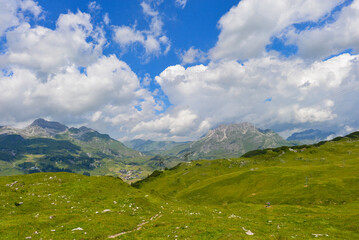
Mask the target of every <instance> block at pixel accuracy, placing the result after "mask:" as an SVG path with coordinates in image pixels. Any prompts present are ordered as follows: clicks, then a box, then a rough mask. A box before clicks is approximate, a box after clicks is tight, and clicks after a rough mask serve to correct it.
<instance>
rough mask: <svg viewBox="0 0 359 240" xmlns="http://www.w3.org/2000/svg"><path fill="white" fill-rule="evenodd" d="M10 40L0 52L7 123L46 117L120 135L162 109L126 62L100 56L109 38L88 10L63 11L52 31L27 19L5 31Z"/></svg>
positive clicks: (1, 103)
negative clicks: (93, 22) (29, 22)
mask: <svg viewBox="0 0 359 240" xmlns="http://www.w3.org/2000/svg"><path fill="white" fill-rule="evenodd" d="M6 41H7V49H6V51H5V53H4V54H3V55H0V60H1V61H0V62H1V64H0V68H1V70H2V71H1V72H0V89H1V91H2V92H3V93H2V94H1V95H0V106H1V108H0V115H1V119H2V122H3V123H11V122H15V121H16V122H26V121H29V119H30V120H32V119H34V118H38V117H46V118H49V119H54V120H56V121H63V122H65V123H66V122H67V121H69V122H71V123H74V122H76V121H77V122H78V123H86V124H89V125H90V126H94V127H95V128H97V129H99V130H103V131H104V132H111V133H113V135H114V136H115V137H116V136H119V134H120V133H119V132H118V128H119V127H118V126H120V127H121V129H120V131H122V134H126V133H129V131H130V129H132V128H133V127H134V126H135V124H137V123H138V122H140V121H141V120H146V121H148V120H150V119H151V118H153V117H154V115H155V111H156V110H159V111H160V110H162V107H161V104H162V103H158V102H157V101H155V100H154V98H153V97H152V96H151V94H150V93H149V92H148V91H147V90H144V89H142V88H141V86H140V82H139V80H138V78H137V76H136V74H135V73H134V72H132V70H131V69H130V67H129V66H128V65H127V64H126V63H125V62H123V61H120V60H119V59H118V58H117V57H116V56H115V55H109V56H104V55H103V54H102V47H103V45H104V43H105V42H106V39H105V37H104V34H103V32H102V29H101V28H98V27H96V26H93V25H92V24H91V22H90V15H88V14H86V13H82V12H78V13H76V14H74V13H71V12H69V13H68V14H63V15H60V16H59V18H58V20H57V24H56V29H54V30H52V29H49V28H46V27H41V26H36V27H31V26H30V25H29V24H28V23H26V22H23V23H21V24H20V25H19V26H18V27H16V28H14V29H11V30H9V31H8V32H7V33H6ZM107 125H109V126H107ZM114 129H116V131H115V130H114Z"/></svg>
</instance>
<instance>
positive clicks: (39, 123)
mask: <svg viewBox="0 0 359 240" xmlns="http://www.w3.org/2000/svg"><path fill="white" fill-rule="evenodd" d="M30 127H40V128H45V129H46V128H47V129H52V130H55V131H57V132H64V131H66V130H67V128H68V127H67V126H65V125H63V124H61V123H59V122H53V121H47V120H45V119H42V118H39V119H36V120H35V121H34V122H33V123H31V125H30Z"/></svg>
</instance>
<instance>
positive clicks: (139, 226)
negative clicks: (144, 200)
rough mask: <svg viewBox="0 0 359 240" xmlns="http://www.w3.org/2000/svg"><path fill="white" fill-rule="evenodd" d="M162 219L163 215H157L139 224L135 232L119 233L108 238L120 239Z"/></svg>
mask: <svg viewBox="0 0 359 240" xmlns="http://www.w3.org/2000/svg"><path fill="white" fill-rule="evenodd" d="M160 217H162V215H159V214H156V215H155V216H153V217H151V218H150V220H148V221H146V222H142V223H140V224H138V225H137V226H136V227H135V228H134V229H133V230H130V231H127V232H120V233H117V234H115V235H111V236H108V238H116V237H119V236H121V235H125V234H128V233H132V232H134V231H139V230H141V229H142V227H143V226H144V225H146V224H147V223H149V222H152V221H155V220H157V219H159V218H160Z"/></svg>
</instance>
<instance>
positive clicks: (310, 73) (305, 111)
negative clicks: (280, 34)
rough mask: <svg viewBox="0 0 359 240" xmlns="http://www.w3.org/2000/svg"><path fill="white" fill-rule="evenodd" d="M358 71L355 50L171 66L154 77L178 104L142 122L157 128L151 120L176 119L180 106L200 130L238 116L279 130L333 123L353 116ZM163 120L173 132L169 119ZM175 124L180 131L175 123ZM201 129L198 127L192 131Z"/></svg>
mask: <svg viewBox="0 0 359 240" xmlns="http://www.w3.org/2000/svg"><path fill="white" fill-rule="evenodd" d="M358 71H359V56H357V55H354V56H352V55H349V54H344V55H340V56H337V57H335V58H332V59H329V60H327V61H317V62H314V63H306V62H305V61H302V60H300V59H290V60H283V59H282V60H281V59H278V58H277V57H263V58H257V59H251V60H249V61H247V62H245V63H244V64H240V63H238V62H236V61H221V62H219V63H210V64H209V65H208V66H204V65H197V66H193V67H188V68H187V69H186V68H184V67H182V66H180V65H176V66H171V67H168V68H167V69H166V70H165V71H163V72H162V73H161V74H160V75H159V76H157V77H156V81H157V82H158V83H159V84H160V85H161V87H162V89H163V91H164V92H165V94H167V96H168V98H169V100H170V102H171V103H172V104H173V105H174V106H175V108H176V109H180V110H173V111H172V112H171V115H165V116H163V117H162V118H161V120H157V121H152V122H151V124H149V125H146V124H142V125H141V126H148V127H149V126H151V127H153V129H154V130H156V128H155V127H154V124H155V123H158V125H160V123H162V124H163V123H164V122H166V121H169V119H172V118H173V119H175V118H176V116H177V114H178V111H184V110H187V111H188V112H190V113H191V114H193V115H195V116H196V120H195V121H194V123H195V126H196V127H195V128H194V129H196V128H197V129H198V128H199V126H200V125H201V124H204V122H205V123H206V127H205V128H203V129H202V130H203V131H206V129H208V128H209V126H210V127H213V126H216V125H217V124H219V123H232V122H243V121H248V122H252V123H254V124H255V125H257V126H258V127H263V128H275V129H278V130H281V129H282V130H284V129H283V128H284V127H288V126H289V127H290V126H292V127H293V128H294V127H295V126H301V127H302V128H305V127H306V126H307V127H308V126H309V125H315V124H323V123H325V124H326V125H327V126H334V125H335V126H338V124H339V123H340V122H346V121H349V120H352V116H353V109H355V106H354V105H355V104H354V102H357V101H356V100H354V99H353V96H354V95H355V94H356V95H355V96H359V94H357V93H358V91H359V81H358V79H359V78H356V76H358V73H359V72H358ZM348 93H352V94H351V96H348ZM266 99H271V101H266ZM350 99H351V100H350ZM355 99H357V100H359V97H355ZM168 114H169V113H168ZM162 121H163V122H162ZM162 126H163V128H167V131H168V136H173V132H174V131H172V128H171V125H168V124H167V125H166V124H163V125H162ZM136 129H137V128H136ZM174 129H176V132H180V131H179V130H178V127H177V128H174ZM186 129H187V134H188V135H191V136H192V137H194V134H193V132H190V131H188V128H186V127H184V130H183V132H181V134H184V132H186ZM161 131H164V130H163V129H161ZM202 133H203V132H202ZM200 135H201V133H199V132H197V137H198V136H200Z"/></svg>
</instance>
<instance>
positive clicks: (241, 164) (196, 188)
mask: <svg viewBox="0 0 359 240" xmlns="http://www.w3.org/2000/svg"><path fill="white" fill-rule="evenodd" d="M108 164H109V165H111V164H113V163H111V162H110V163H108ZM136 167H137V166H136ZM114 169H116V168H114ZM114 171H117V170H114ZM134 186H136V188H135V187H134ZM20 202H22V203H23V204H20ZM267 202H270V206H269V207H268V205H269V204H267ZM106 209H109V210H110V211H107V210H106ZM0 214H1V215H0V216H1V218H0V239H25V238H26V237H30V236H31V238H32V239H40V238H42V239H107V238H108V236H111V235H115V234H119V233H123V234H122V235H118V236H117V239H359V222H358V219H359V141H358V139H357V138H343V139H338V141H333V142H327V143H324V144H318V145H316V146H305V147H295V148H289V147H283V148H279V149H272V150H268V151H264V152H261V153H260V154H254V155H253V156H252V157H242V158H237V159H218V160H212V161H208V160H198V161H192V162H190V163H182V164H180V165H179V166H177V167H175V168H173V169H171V170H166V171H163V172H159V171H158V172H156V173H155V174H153V175H152V176H151V177H149V178H147V179H145V180H144V181H141V182H137V183H135V184H133V186H132V187H131V186H130V185H128V184H127V183H124V182H123V181H122V180H120V179H118V178H115V177H93V176H91V177H87V176H83V175H79V174H73V173H37V174H30V175H21V176H20V175H19V176H10V177H1V178H0ZM79 227H80V228H81V229H82V230H74V229H76V228H79ZM52 230H55V231H52ZM252 233H253V234H254V235H250V234H252Z"/></svg>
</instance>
